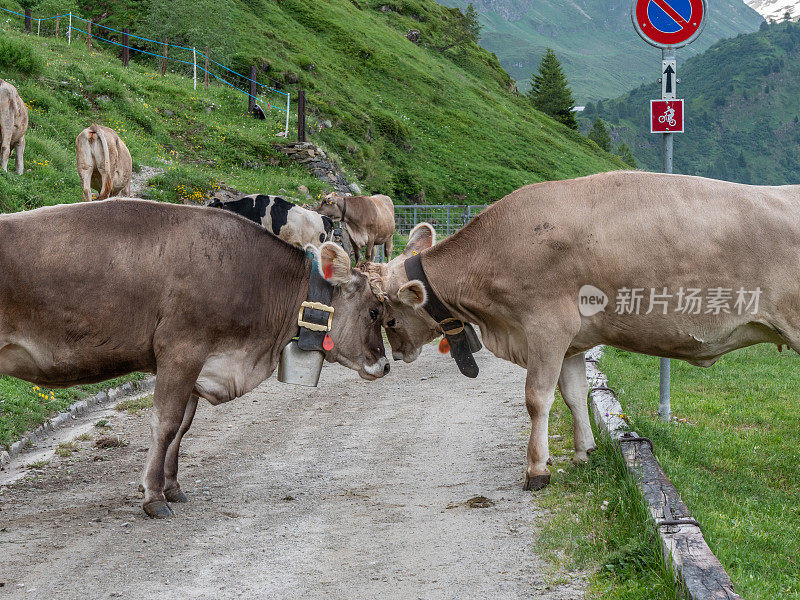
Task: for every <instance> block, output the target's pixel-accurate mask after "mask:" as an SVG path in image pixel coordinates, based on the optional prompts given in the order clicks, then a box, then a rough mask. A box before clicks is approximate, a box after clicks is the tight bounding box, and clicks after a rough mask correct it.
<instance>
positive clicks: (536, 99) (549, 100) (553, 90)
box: [528, 48, 578, 129]
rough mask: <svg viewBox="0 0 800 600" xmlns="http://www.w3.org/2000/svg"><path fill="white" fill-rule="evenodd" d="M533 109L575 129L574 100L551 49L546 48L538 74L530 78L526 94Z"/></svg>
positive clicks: (576, 125) (576, 126) (576, 124)
mask: <svg viewBox="0 0 800 600" xmlns="http://www.w3.org/2000/svg"><path fill="white" fill-rule="evenodd" d="M528 97H529V98H530V99H531V102H532V103H533V106H534V108H536V109H537V110H540V111H542V112H543V113H545V114H546V115H550V116H551V117H553V118H554V119H555V120H556V121H559V122H561V123H563V124H564V125H566V126H567V127H569V128H570V129H577V128H578V122H577V121H576V120H575V113H574V112H573V109H574V108H575V100H574V99H573V97H572V90H571V89H570V87H569V85H568V83H567V78H566V76H565V75H564V71H563V69H562V68H561V63H560V62H559V60H558V58H557V57H556V53H555V52H553V50H552V48H548V49H547V52H546V53H545V55H544V57H542V62H541V63H539V72H538V73H536V74H534V75H532V76H531V89H530V91H529V92H528Z"/></svg>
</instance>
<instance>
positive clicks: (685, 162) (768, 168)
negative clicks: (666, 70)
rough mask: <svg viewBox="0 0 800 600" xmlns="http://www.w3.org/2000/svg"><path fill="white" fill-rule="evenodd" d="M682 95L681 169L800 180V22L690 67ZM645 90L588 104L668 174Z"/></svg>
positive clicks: (727, 44) (719, 50)
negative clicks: (650, 118) (654, 129)
mask: <svg viewBox="0 0 800 600" xmlns="http://www.w3.org/2000/svg"><path fill="white" fill-rule="evenodd" d="M679 75H680V78H681V82H682V83H681V84H680V85H679V86H678V96H679V97H682V98H685V99H686V132H687V133H685V134H679V135H676V136H675V171H676V172H678V173H686V174H690V175H705V176H709V177H716V178H719V179H728V180H731V181H740V182H744V183H758V184H768V185H781V184H788V183H799V182H800V152H798V148H800V122H799V121H800V24H798V23H779V24H775V25H770V26H766V25H765V26H764V27H763V28H762V30H761V31H758V32H756V33H752V34H749V35H741V36H738V37H736V38H734V39H730V40H723V41H721V42H718V43H717V44H715V45H714V46H713V47H711V48H710V49H709V50H708V51H707V52H705V53H703V54H701V55H699V56H696V57H694V58H692V59H690V60H689V61H687V63H686V65H685V67H684V68H683V69H682V71H680V72H679ZM659 94H660V87H657V86H655V85H647V86H641V87H639V88H637V89H635V90H633V91H632V92H630V93H629V94H626V95H625V96H623V97H622V98H620V99H618V100H613V101H608V102H604V103H601V105H600V106H599V109H598V107H596V106H594V105H589V106H587V114H586V115H585V119H584V126H587V125H588V121H589V120H590V119H591V118H594V117H596V116H600V117H602V118H603V119H604V120H606V121H607V122H608V123H609V124H611V125H612V130H613V135H614V136H615V137H619V139H621V140H622V141H625V142H626V143H627V144H628V145H629V146H630V147H631V149H632V150H633V153H634V155H635V156H636V159H637V161H638V162H639V166H640V167H642V168H649V169H653V170H658V169H660V165H661V158H660V156H661V154H660V153H661V140H660V137H661V136H658V135H651V134H650V133H649V131H650V129H649V123H648V119H649V100H650V99H651V98H657V97H658V95H659Z"/></svg>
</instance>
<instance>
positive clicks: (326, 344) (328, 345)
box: [322, 333, 333, 352]
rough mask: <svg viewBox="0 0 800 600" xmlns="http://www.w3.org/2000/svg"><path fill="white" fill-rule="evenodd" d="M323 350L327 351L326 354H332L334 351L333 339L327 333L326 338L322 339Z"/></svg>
mask: <svg viewBox="0 0 800 600" xmlns="http://www.w3.org/2000/svg"><path fill="white" fill-rule="evenodd" d="M322 348H323V350H325V352H330V351H331V350H333V338H332V337H331V336H329V335H328V334H327V333H326V334H325V337H324V338H322Z"/></svg>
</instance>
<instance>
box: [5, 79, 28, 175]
mask: <svg viewBox="0 0 800 600" xmlns="http://www.w3.org/2000/svg"><path fill="white" fill-rule="evenodd" d="M27 130H28V107H27V106H25V103H24V102H23V101H22V98H20V97H19V92H17V88H15V87H14V86H13V85H11V84H10V83H8V82H7V81H3V80H2V79H0V167H2V169H3V171H6V172H8V159H9V157H10V156H11V151H12V150H15V151H16V153H17V154H16V161H17V162H16V166H17V175H22V172H23V170H24V165H23V163H22V155H23V153H24V152H25V132H26V131H27Z"/></svg>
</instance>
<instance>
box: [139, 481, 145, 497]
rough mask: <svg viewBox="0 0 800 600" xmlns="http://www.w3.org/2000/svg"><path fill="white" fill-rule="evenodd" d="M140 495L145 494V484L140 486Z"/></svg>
mask: <svg viewBox="0 0 800 600" xmlns="http://www.w3.org/2000/svg"><path fill="white" fill-rule="evenodd" d="M139 493H140V494H144V484H142V483H140V484H139Z"/></svg>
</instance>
